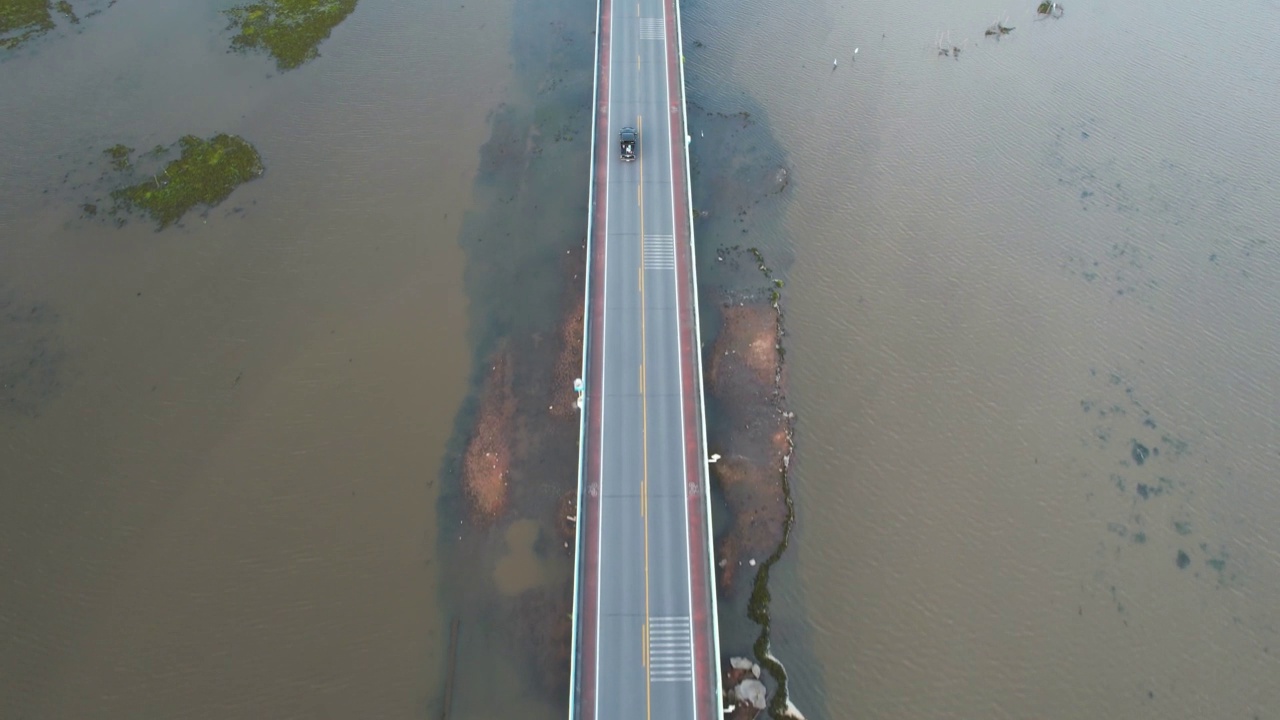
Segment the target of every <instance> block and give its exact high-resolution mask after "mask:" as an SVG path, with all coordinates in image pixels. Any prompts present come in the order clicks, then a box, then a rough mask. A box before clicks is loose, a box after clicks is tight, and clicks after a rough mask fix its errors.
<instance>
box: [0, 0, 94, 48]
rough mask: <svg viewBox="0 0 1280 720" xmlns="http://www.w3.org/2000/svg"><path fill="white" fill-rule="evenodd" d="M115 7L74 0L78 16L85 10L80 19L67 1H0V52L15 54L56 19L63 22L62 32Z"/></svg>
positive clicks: (52, 24)
mask: <svg viewBox="0 0 1280 720" xmlns="http://www.w3.org/2000/svg"><path fill="white" fill-rule="evenodd" d="M115 4H116V0H106V1H105V2H104V1H103V0H76V5H77V6H79V7H80V10H81V12H84V11H85V10H86V9H87V10H88V12H86V13H84V15H83V16H81V15H79V14H77V13H76V9H75V7H74V6H72V4H71V3H70V2H68V1H67V0H57V2H54V1H53V0H0V50H16V49H17V48H19V47H21V46H22V45H23V44H25V43H26V42H27V41H28V40H32V39H34V38H36V37H38V36H40V35H43V34H45V33H47V32H49V31H50V30H53V29H54V28H56V27H58V23H57V22H56V17H57V15H61V16H62V18H63V19H64V20H65V25H64V28H65V27H66V26H67V25H79V24H80V20H82V19H85V18H90V17H93V16H94V15H97V14H98V13H101V12H102V11H103V10H104V9H106V8H109V7H111V6H112V5H115Z"/></svg>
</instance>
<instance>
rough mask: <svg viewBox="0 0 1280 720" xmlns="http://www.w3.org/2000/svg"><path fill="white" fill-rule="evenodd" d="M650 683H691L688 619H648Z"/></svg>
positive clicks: (691, 647) (691, 664) (691, 668)
mask: <svg viewBox="0 0 1280 720" xmlns="http://www.w3.org/2000/svg"><path fill="white" fill-rule="evenodd" d="M649 680H650V681H652V682H693V646H692V635H690V629H689V618H687V617H651V618H649Z"/></svg>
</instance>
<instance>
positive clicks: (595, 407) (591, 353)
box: [570, 0, 613, 720]
mask: <svg viewBox="0 0 1280 720" xmlns="http://www.w3.org/2000/svg"><path fill="white" fill-rule="evenodd" d="M612 10H613V5H612V2H611V0H600V19H599V23H600V25H599V27H597V28H596V37H597V38H598V40H597V42H598V43H599V56H600V72H599V75H598V79H597V84H598V87H597V89H596V90H597V92H596V103H597V104H596V108H595V114H596V147H594V148H592V152H594V153H595V154H596V159H595V167H596V172H597V173H603V174H604V175H605V178H606V179H605V180H603V181H602V180H601V179H599V178H596V177H594V176H593V177H592V179H591V181H592V183H593V187H592V188H591V193H592V200H591V204H592V208H591V213H592V229H591V235H592V237H591V267H592V268H593V269H594V272H593V273H592V274H591V276H590V277H587V278H586V281H587V283H588V284H589V287H590V293H591V307H592V308H594V310H595V311H594V312H593V313H592V315H591V318H589V320H590V323H591V331H590V334H589V336H588V337H589V341H590V344H589V346H588V347H586V348H584V349H585V350H586V352H587V382H586V387H585V388H584V390H585V396H586V405H587V408H586V410H587V433H586V437H585V440H586V443H587V476H586V481H587V482H586V487H585V488H584V495H585V497H584V498H583V499H582V500H583V502H582V507H580V508H579V510H578V521H579V522H582V521H583V519H584V518H585V519H586V532H587V536H586V547H585V551H586V558H585V560H586V563H585V564H584V565H583V568H584V570H583V576H584V577H583V582H582V585H581V588H580V591H581V592H582V598H581V603H580V605H579V607H580V608H581V609H582V618H581V619H582V625H581V627H580V628H579V629H580V634H579V637H580V638H581V639H582V640H581V643H582V644H581V645H580V647H581V649H582V652H581V654H580V656H579V661H580V663H581V665H580V666H579V670H578V675H579V677H580V678H581V679H582V680H581V682H580V683H578V688H577V689H578V690H579V691H580V693H579V696H578V698H579V701H578V717H579V718H583V720H595V712H596V705H595V703H596V643H597V642H598V638H597V637H596V619H597V617H598V616H599V612H600V608H599V606H598V605H597V603H596V601H597V599H598V598H599V595H598V591H599V587H600V574H599V571H600V495H601V493H602V488H601V480H602V477H601V466H600V423H601V420H602V417H603V415H602V412H601V407H600V398H601V392H600V391H601V390H602V389H603V387H604V384H603V381H604V366H603V364H602V362H601V357H600V345H601V343H603V342H604V276H605V264H604V259H605V242H606V239H605V204H606V195H605V191H606V188H607V187H608V181H607V177H608V173H609V155H608V148H609V42H610V37H609V28H610V26H611V23H610V18H611V14H610V13H611V12H612ZM570 691H571V692H572V689H571V690H570Z"/></svg>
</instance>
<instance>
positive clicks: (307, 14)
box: [225, 0, 358, 70]
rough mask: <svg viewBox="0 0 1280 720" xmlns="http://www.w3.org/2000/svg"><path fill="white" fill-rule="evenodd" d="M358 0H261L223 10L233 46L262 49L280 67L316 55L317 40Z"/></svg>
mask: <svg viewBox="0 0 1280 720" xmlns="http://www.w3.org/2000/svg"><path fill="white" fill-rule="evenodd" d="M357 2H358V0H262V1H261V2H255V3H250V4H248V5H240V6H238V7H233V8H231V9H230V10H227V11H225V12H226V15H227V17H229V18H230V19H231V27H230V29H232V30H235V31H237V32H236V36H235V37H233V38H232V39H231V48H232V49H233V50H245V51H247V50H265V51H266V52H267V53H269V54H270V55H271V56H272V57H274V58H275V59H276V67H277V68H278V69H280V70H292V69H294V68H297V67H300V66H301V65H303V64H304V63H306V62H308V61H311V60H314V59H315V58H317V57H319V55H320V51H319V50H318V49H317V48H319V46H320V43H322V42H324V41H325V39H327V38H328V37H329V33H330V32H332V31H333V29H334V28H335V27H337V26H338V24H339V23H341V22H342V21H343V20H346V19H347V16H348V15H350V14H351V13H352V11H354V10H355V9H356V3H357Z"/></svg>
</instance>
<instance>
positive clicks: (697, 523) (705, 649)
mask: <svg viewBox="0 0 1280 720" xmlns="http://www.w3.org/2000/svg"><path fill="white" fill-rule="evenodd" d="M665 2H667V3H668V4H667V10H668V11H667V12H666V13H663V15H664V17H665V20H666V34H667V94H668V106H669V108H670V113H671V117H672V122H671V167H672V168H673V172H672V173H671V174H672V179H671V180H672V182H671V192H672V202H673V204H674V206H675V207H677V208H680V209H679V210H678V211H676V213H675V246H676V287H677V288H678V292H677V293H676V294H677V297H678V308H679V325H680V327H679V332H680V364H681V377H682V378H683V387H682V388H681V390H682V393H681V394H682V400H681V402H682V404H683V409H682V412H683V416H684V436H685V437H684V442H685V463H686V466H685V469H686V474H687V477H689V478H694V481H695V482H696V483H697V486H698V487H697V491H696V492H687V489H686V495H685V502H687V503H688V517H689V528H688V532H689V587H690V588H691V590H692V600H693V608H692V613H693V617H692V618H690V621H691V622H692V625H693V628H694V634H693V658H694V674H693V678H694V693H695V701H696V702H697V707H698V711H697V712H698V715H697V716H698V717H705V718H716V717H719V716H720V707H719V699H718V698H716V697H715V688H716V685H717V683H716V675H717V674H718V673H719V672H720V669H719V659H718V658H713V657H711V647H710V643H709V642H708V638H709V636H710V633H711V628H712V627H713V625H712V618H710V617H708V615H709V614H710V610H711V598H710V597H709V596H708V593H709V592H714V590H713V589H712V588H711V584H710V582H709V580H708V571H709V568H708V567H707V558H708V554H707V530H708V528H705V527H703V526H704V523H703V518H705V517H706V507H705V506H704V505H703V503H704V502H706V501H707V498H708V495H709V492H708V487H707V478H706V477H705V475H704V474H703V473H702V469H703V467H705V466H704V464H703V457H702V454H703V452H704V449H703V448H702V444H701V443H700V442H699V428H700V427H701V422H700V421H699V415H698V410H699V408H700V405H701V399H699V398H698V397H697V395H698V383H697V375H696V373H697V372H699V370H700V367H701V365H700V363H701V361H702V357H701V351H700V345H699V343H698V338H696V337H694V331H693V328H694V321H693V293H696V292H697V291H698V289H697V288H696V287H694V286H693V274H692V267H693V262H694V257H693V252H692V247H691V246H690V241H689V239H690V231H689V223H690V217H689V206H688V203H687V202H686V198H687V197H688V195H687V192H688V190H687V187H686V182H688V168H687V167H686V166H685V162H684V158H685V154H684V148H685V142H686V135H687V133H686V130H685V108H684V101H683V98H682V96H681V92H680V87H681V86H680V62H681V56H682V51H681V48H680V47H679V45H678V40H679V38H678V37H677V34H676V13H678V12H679V11H680V8H679V5H678V3H677V2H676V1H675V0H665ZM706 712H710V713H711V714H710V715H706V714H705V713H706Z"/></svg>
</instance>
